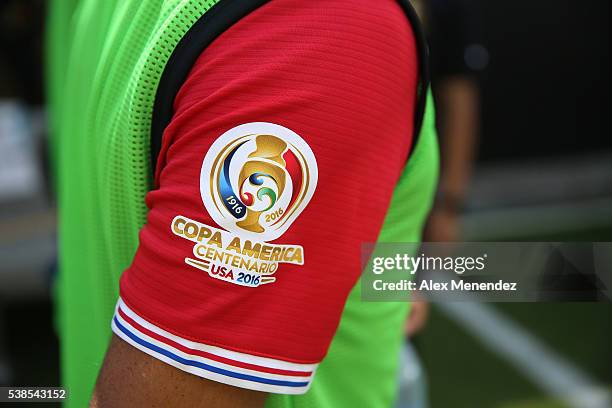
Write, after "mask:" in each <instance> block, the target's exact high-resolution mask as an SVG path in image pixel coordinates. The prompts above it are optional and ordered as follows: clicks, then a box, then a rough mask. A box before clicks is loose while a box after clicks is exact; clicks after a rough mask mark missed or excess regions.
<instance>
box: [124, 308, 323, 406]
mask: <svg viewBox="0 0 612 408" xmlns="http://www.w3.org/2000/svg"><path fill="white" fill-rule="evenodd" d="M126 308H127V307H126V306H125V304H124V303H123V302H121V301H120V302H119V303H118V305H117V310H116V312H115V316H114V318H113V325H112V326H113V331H114V332H115V333H116V334H117V335H118V336H119V337H121V338H122V339H123V340H125V341H127V342H128V343H130V344H131V345H133V346H134V347H136V348H138V349H140V350H141V351H144V352H145V353H147V354H149V355H151V356H153V357H155V358H158V359H160V360H162V361H164V362H166V363H168V364H171V365H173V366H175V367H177V368H179V369H182V370H184V371H187V372H190V373H192V374H195V375H198V376H200V377H204V378H209V379H212V380H215V381H219V382H223V383H226V384H229V385H235V386H239V387H242V388H249V389H255V390H259V391H266V392H272V393H283V394H302V393H304V392H306V391H307V389H308V387H309V385H310V382H311V379H312V376H313V374H314V368H316V365H314V366H315V367H314V368H313V369H312V370H311V371H309V372H304V371H292V370H282V369H277V368H273V367H267V366H262V365H257V364H252V363H247V362H244V361H239V360H232V359H229V358H226V357H224V356H219V355H216V354H213V353H210V352H205V351H202V350H198V349H193V348H189V347H186V346H185V345H183V344H180V343H178V342H176V341H174V340H172V339H168V338H165V337H163V336H161V335H160V334H159V333H156V332H155V331H153V330H151V329H150V327H149V328H145V327H143V326H142V325H140V324H139V322H137V321H135V319H134V318H133V316H135V314H134V313H133V312H132V311H131V310H129V309H128V310H125V309H126ZM129 312H131V313H129ZM130 314H132V316H130ZM141 320H142V319H141ZM149 326H152V325H151V324H150V323H149ZM175 337H176V336H175ZM185 341H186V342H189V341H188V340H185ZM198 344H199V343H198ZM201 346H205V345H201ZM205 347H207V348H212V349H220V348H219V347H211V346H205ZM230 352H231V353H232V354H241V355H242V357H243V359H244V357H256V358H257V359H258V360H259V361H261V359H262V358H261V357H258V356H250V355H248V354H244V353H236V352H232V351H230ZM265 360H272V361H276V360H273V359H265ZM278 362H279V363H286V362H284V361H280V360H278ZM289 364H294V363H289Z"/></svg>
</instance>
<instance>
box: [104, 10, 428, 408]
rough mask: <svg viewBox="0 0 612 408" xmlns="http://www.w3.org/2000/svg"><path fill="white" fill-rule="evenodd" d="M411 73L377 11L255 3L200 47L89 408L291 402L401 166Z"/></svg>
mask: <svg viewBox="0 0 612 408" xmlns="http://www.w3.org/2000/svg"><path fill="white" fill-rule="evenodd" d="M417 70H418V62H417V58H416V47H415V43H414V37H413V34H412V30H411V28H410V25H409V23H408V21H407V19H406V17H405V15H404V13H403V12H402V10H401V9H400V7H399V5H398V4H397V2H396V1H394V0H384V1H380V2H377V5H376V7H372V6H371V2H370V1H367V0H359V1H355V0H320V1H319V0H314V1H310V2H304V1H303V0H276V1H272V2H269V3H266V4H265V5H264V6H262V7H261V8H259V9H258V10H256V11H254V12H252V13H251V14H250V15H248V16H247V17H245V18H243V19H242V20H241V21H239V22H238V23H236V24H235V25H234V26H232V27H231V28H230V29H229V30H227V31H226V32H225V33H224V34H223V35H221V36H220V37H219V38H217V39H216V40H215V41H214V42H213V43H212V44H211V45H210V46H208V47H207V48H206V50H205V51H204V52H203V53H202V54H201V55H200V57H199V58H198V60H197V61H196V63H195V65H194V67H193V69H192V71H191V72H190V74H189V76H188V77H187V79H186V81H185V83H184V84H183V86H182V88H181V90H180V91H179V92H178V94H177V96H176V98H175V100H174V116H173V118H172V120H171V122H170V124H169V125H168V127H167V128H166V129H165V132H164V135H163V139H162V148H161V152H160V154H159V158H158V168H157V171H156V185H157V188H156V189H155V190H153V191H151V192H150V193H148V195H147V205H148V206H149V212H148V215H147V223H146V225H145V226H144V227H143V229H142V231H141V233H140V244H139V248H138V250H137V253H136V255H135V258H134V260H133V263H132V265H131V266H130V267H129V268H128V269H127V270H126V271H125V272H124V273H123V275H122V278H121V288H120V295H121V299H120V300H119V302H118V305H117V309H116V312H115V315H114V318H113V332H114V337H113V340H112V343H111V346H110V348H109V351H108V354H107V357H106V360H105V362H104V366H103V369H102V372H101V374H100V378H99V381H98V384H97V387H96V390H95V394H94V397H93V400H92V402H93V404H97V406H99V407H104V408H105V407H116V406H130V407H133V406H177V407H180V406H186V407H198V406H215V407H223V406H231V407H241V406H249V407H250V406H253V407H256V406H260V405H261V404H262V403H263V401H264V399H265V398H266V396H269V395H271V394H303V393H305V392H306V391H307V390H308V389H309V387H310V386H311V384H312V381H313V379H314V378H315V371H316V368H317V366H318V364H319V362H320V361H321V360H322V359H323V357H324V356H325V354H326V353H327V349H328V347H329V344H330V342H331V340H332V337H333V335H334V333H335V331H336V328H337V326H338V323H339V321H340V316H341V314H342V310H343V307H344V304H345V301H346V298H347V296H348V294H349V292H350V291H351V289H352V288H353V287H354V285H355V283H356V282H357V279H358V278H359V275H360V270H361V265H360V259H361V255H360V249H361V244H362V243H363V242H374V241H376V239H377V236H378V233H379V231H380V228H381V226H382V223H383V220H384V216H385V213H386V211H387V208H388V205H389V202H390V199H391V196H392V194H393V190H394V187H395V184H396V182H397V180H398V178H399V175H400V174H401V171H402V169H403V167H404V165H405V162H406V158H407V156H408V151H409V147H410V145H411V142H412V139H411V136H412V129H413V122H412V116H413V112H414V107H415V101H416V82H417V74H418V73H417ZM122 404H123V405H122ZM224 404H225V405H224Z"/></svg>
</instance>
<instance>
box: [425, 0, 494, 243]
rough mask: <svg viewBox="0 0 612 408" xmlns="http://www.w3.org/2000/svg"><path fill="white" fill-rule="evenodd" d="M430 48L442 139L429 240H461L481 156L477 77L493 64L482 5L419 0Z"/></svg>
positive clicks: (465, 1)
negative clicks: (464, 214) (463, 218)
mask: <svg viewBox="0 0 612 408" xmlns="http://www.w3.org/2000/svg"><path fill="white" fill-rule="evenodd" d="M419 2H420V3H421V10H422V12H423V13H424V14H425V15H426V17H425V18H424V19H425V21H426V22H427V29H428V32H429V43H430V47H431V72H432V88H433V92H434V98H435V100H436V108H437V129H438V135H439V137H440V163H441V168H440V184H439V187H438V195H437V197H436V201H435V205H434V208H433V210H432V213H431V215H430V217H429V220H428V225H427V229H426V233H425V240H426V241H439V242H448V241H456V240H461V229H460V225H459V215H460V213H461V210H462V208H463V203H464V201H465V195H466V192H467V188H468V185H469V182H470V176H471V174H472V169H473V166H474V161H475V160H476V153H477V149H478V135H479V123H480V96H479V84H478V76H479V75H480V74H481V72H482V70H484V69H485V68H486V66H487V64H488V52H487V50H486V48H485V47H484V45H483V44H482V40H483V39H482V33H481V27H482V21H481V19H480V18H479V16H478V5H477V4H475V3H474V2H473V1H469V0H419Z"/></svg>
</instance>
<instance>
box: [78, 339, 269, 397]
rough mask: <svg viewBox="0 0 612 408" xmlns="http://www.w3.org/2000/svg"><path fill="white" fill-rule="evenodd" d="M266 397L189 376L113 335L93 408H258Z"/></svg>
mask: <svg viewBox="0 0 612 408" xmlns="http://www.w3.org/2000/svg"><path fill="white" fill-rule="evenodd" d="M266 396H267V394H266V393H263V392H258V391H251V390H247V389H243V388H238V387H232V386H229V385H225V384H222V383H218V382H215V381H209V380H206V379H203V378H200V377H197V376H195V375H192V374H189V373H186V372H184V371H181V370H179V369H177V368H175V367H172V366H170V365H168V364H166V363H164V362H162V361H159V360H157V359H155V358H153V357H151V356H149V355H148V354H145V353H143V352H141V351H140V350H138V349H136V348H135V347H133V346H131V345H130V344H128V343H126V342H125V341H123V340H121V339H120V338H118V337H117V336H115V335H113V338H112V339H111V343H110V346H109V348H108V351H107V353H106V358H105V360H104V364H103V366H102V370H101V371H100V375H99V377H98V382H97V384H96V389H95V391H94V394H93V397H92V399H91V402H90V408H123V407H126V408H127V407H130V408H139V407H147V408H154V407H160V408H162V407H163V408H168V407H177V408H180V407H190V408H199V407H215V408H259V407H263V405H264V403H265V399H266Z"/></svg>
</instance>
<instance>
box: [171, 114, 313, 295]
mask: <svg viewBox="0 0 612 408" xmlns="http://www.w3.org/2000/svg"><path fill="white" fill-rule="evenodd" d="M317 180H318V169H317V162H316V159H315V156H314V154H313V153H312V150H311V149H310V147H309V146H308V144H307V143H306V142H305V141H304V140H303V139H302V138H301V137H300V136H299V135H298V134H296V133H295V132H293V131H292V130H290V129H288V128H286V127H284V126H280V125H276V124H273V123H265V122H254V123H246V124H243V125H239V126H236V127H234V128H232V129H230V130H228V131H227V132H225V133H223V134H222V135H221V136H219V138H218V139H217V140H215V142H214V143H213V144H212V146H211V147H210V149H209V150H208V152H207V153H206V155H205V157H204V160H203V162H202V169H201V172H200V194H201V197H202V202H203V203H204V207H205V208H206V210H207V211H208V213H209V215H210V216H211V218H212V219H213V220H214V221H215V222H216V223H217V224H218V226H219V227H220V228H217V227H213V226H210V225H206V224H204V223H201V222H198V221H195V220H192V219H189V218H187V217H183V216H180V215H179V216H176V217H175V218H174V220H173V221H172V226H171V229H172V232H173V233H174V234H176V235H178V236H180V237H182V238H185V239H188V240H190V241H192V242H194V247H193V255H194V258H190V257H188V258H185V262H186V263H187V264H188V265H191V266H193V267H195V268H198V269H200V270H203V271H205V272H207V273H208V275H209V276H211V277H213V278H215V279H220V280H223V281H226V282H230V283H234V284H237V285H241V286H248V287H257V286H260V285H263V284H268V283H272V282H274V281H275V280H276V277H275V276H274V275H275V273H276V272H277V270H278V268H279V265H280V264H283V263H289V264H297V265H303V264H304V249H303V248H302V247H301V246H300V245H287V244H272V243H270V241H274V240H275V239H277V238H279V237H280V236H281V235H283V234H284V233H285V231H287V229H288V228H289V227H290V226H291V224H292V223H293V222H294V221H295V220H296V219H297V218H298V216H299V215H300V214H301V213H302V211H303V210H304V209H305V208H306V206H307V205H308V203H309V201H310V199H311V198H312V196H313V195H314V192H315V189H316V186H317Z"/></svg>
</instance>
